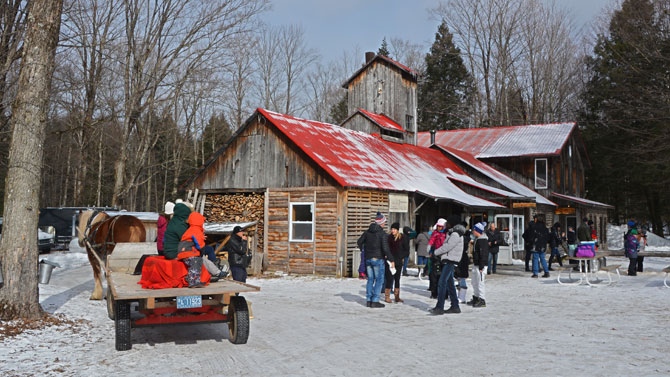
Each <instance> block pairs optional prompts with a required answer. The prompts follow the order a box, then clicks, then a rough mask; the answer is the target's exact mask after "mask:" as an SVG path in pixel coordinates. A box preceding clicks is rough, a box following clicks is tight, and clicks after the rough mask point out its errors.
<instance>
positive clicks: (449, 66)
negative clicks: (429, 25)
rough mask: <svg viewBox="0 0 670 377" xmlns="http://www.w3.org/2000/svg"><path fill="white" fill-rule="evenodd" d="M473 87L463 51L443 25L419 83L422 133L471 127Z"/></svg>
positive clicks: (419, 126) (427, 56)
mask: <svg viewBox="0 0 670 377" xmlns="http://www.w3.org/2000/svg"><path fill="white" fill-rule="evenodd" d="M473 87H474V86H473V79H472V76H471V75H470V73H469V72H468V70H467V69H466V68H465V65H464V64H463V59H462V58H461V51H460V50H459V49H458V48H457V47H456V46H455V45H454V41H453V35H452V34H451V33H450V32H449V28H448V27H447V24H446V22H444V21H443V22H442V24H440V26H439V27H438V29H437V33H436V34H435V42H433V45H432V46H431V48H430V52H429V53H428V54H426V71H425V74H424V75H423V79H422V80H421V82H420V83H419V88H418V92H419V96H418V97H419V98H418V116H419V119H418V122H419V124H418V128H419V131H428V130H432V129H435V130H450V129H457V128H464V127H467V125H468V116H469V115H468V113H469V107H468V101H469V100H470V98H471V93H472V90H473Z"/></svg>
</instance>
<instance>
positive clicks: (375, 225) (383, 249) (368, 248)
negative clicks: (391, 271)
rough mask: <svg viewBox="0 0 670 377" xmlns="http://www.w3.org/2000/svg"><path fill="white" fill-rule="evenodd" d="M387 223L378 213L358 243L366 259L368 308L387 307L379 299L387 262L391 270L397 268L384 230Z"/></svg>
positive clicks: (366, 297)
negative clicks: (383, 226)
mask: <svg viewBox="0 0 670 377" xmlns="http://www.w3.org/2000/svg"><path fill="white" fill-rule="evenodd" d="M385 222H386V217H385V216H384V215H382V213H381V212H377V216H376V217H375V221H373V222H372V224H370V227H368V230H366V231H365V232H363V234H361V236H360V237H359V238H358V240H357V241H356V244H357V245H358V248H359V249H360V250H361V257H362V258H365V268H366V272H367V279H368V282H367V285H366V287H365V299H366V306H367V307H368V308H383V307H384V306H385V305H384V304H382V303H381V302H379V299H380V296H381V291H382V287H383V286H384V274H385V270H386V263H387V261H388V263H389V264H390V265H391V266H390V267H391V268H395V260H394V259H393V254H391V249H390V248H389V244H388V237H387V234H386V232H384V228H382V225H383V224H384V223H385ZM363 252H364V253H363Z"/></svg>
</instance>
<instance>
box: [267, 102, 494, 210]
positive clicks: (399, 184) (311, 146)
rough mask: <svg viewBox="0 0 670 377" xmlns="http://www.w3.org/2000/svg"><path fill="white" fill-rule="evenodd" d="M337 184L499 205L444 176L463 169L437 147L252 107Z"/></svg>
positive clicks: (469, 204)
mask: <svg viewBox="0 0 670 377" xmlns="http://www.w3.org/2000/svg"><path fill="white" fill-rule="evenodd" d="M257 111H258V112H259V113H260V114H262V115H263V116H264V117H265V118H267V119H268V121H269V122H270V123H271V124H272V125H274V126H275V127H276V128H277V129H278V130H279V131H280V132H281V133H283V134H284V135H286V136H287V137H288V138H289V139H290V140H291V141H292V142H293V143H294V144H295V145H296V146H297V147H298V148H299V149H300V150H301V151H302V152H304V153H305V154H306V155H307V156H309V157H310V158H311V159H312V160H313V161H314V162H315V163H316V164H318V165H319V166H320V167H321V168H322V169H324V170H325V171H326V172H327V173H328V174H329V175H330V176H331V177H333V179H335V180H336V181H337V183H338V184H340V185H341V186H343V187H358V188H369V189H381V190H389V191H403V192H418V193H421V194H423V195H425V196H428V197H432V198H440V199H447V200H452V201H454V202H457V203H459V204H462V205H465V206H470V207H486V208H501V207H503V206H501V205H500V204H497V203H493V202H491V201H488V200H485V199H482V198H479V197H477V196H474V195H470V194H468V193H466V192H465V191H463V190H461V189H460V188H459V187H458V186H457V185H456V184H454V183H453V182H452V181H451V180H449V179H448V178H447V176H446V175H447V172H448V171H451V172H456V173H458V174H465V173H464V172H463V170H462V169H460V167H459V166H458V165H456V164H455V163H454V162H453V161H451V160H450V159H449V158H448V157H447V156H445V155H444V154H443V153H442V152H440V151H439V150H435V149H431V148H425V147H419V146H415V145H411V144H403V143H395V142H390V141H386V140H383V139H381V138H380V137H375V136H373V135H370V134H367V133H364V132H360V131H353V130H350V129H347V128H344V127H340V126H337V125H333V124H328V123H322V122H317V121H313V120H306V119H301V118H295V117H292V116H290V115H284V114H279V113H275V112H272V111H269V110H265V109H260V108H259V109H258V110H257Z"/></svg>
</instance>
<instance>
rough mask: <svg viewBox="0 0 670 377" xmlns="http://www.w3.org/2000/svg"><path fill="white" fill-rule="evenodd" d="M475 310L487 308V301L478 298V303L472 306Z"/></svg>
mask: <svg viewBox="0 0 670 377" xmlns="http://www.w3.org/2000/svg"><path fill="white" fill-rule="evenodd" d="M472 307H473V308H485V307H486V300H484V299H481V298H478V299H477V302H476V303H475V304H473V305H472Z"/></svg>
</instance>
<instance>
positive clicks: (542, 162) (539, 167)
mask: <svg viewBox="0 0 670 377" xmlns="http://www.w3.org/2000/svg"><path fill="white" fill-rule="evenodd" d="M547 178H548V174H547V159H546V158H538V159H536V160H535V188H536V189H546V188H547V180H548V179H547Z"/></svg>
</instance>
